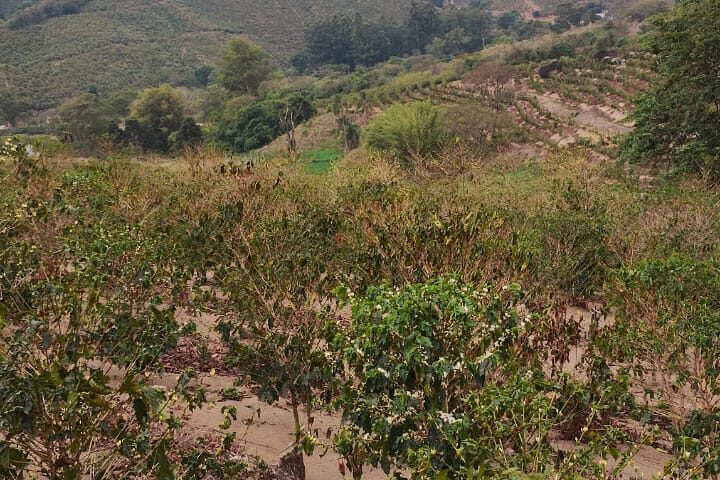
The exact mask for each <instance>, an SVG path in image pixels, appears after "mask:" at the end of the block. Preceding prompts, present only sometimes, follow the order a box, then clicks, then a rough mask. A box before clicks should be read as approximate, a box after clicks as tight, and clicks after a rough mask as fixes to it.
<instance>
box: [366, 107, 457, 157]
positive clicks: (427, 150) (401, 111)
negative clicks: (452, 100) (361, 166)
mask: <svg viewBox="0 0 720 480" xmlns="http://www.w3.org/2000/svg"><path fill="white" fill-rule="evenodd" d="M446 138H447V132H446V129H445V125H444V122H443V118H442V116H441V114H440V110H439V109H438V108H437V107H436V106H434V105H432V104H430V103H428V102H413V103H408V104H402V105H394V106H392V107H390V108H389V109H388V110H387V111H385V112H384V113H383V114H382V115H380V117H378V118H377V119H376V120H375V121H374V122H373V123H372V124H370V126H369V127H368V128H367V130H366V131H365V145H366V146H367V147H368V148H370V149H372V150H377V151H379V152H382V153H385V154H388V155H391V156H393V157H395V158H396V159H398V160H401V161H404V162H408V161H411V160H421V159H423V158H426V157H429V156H432V155H434V154H437V153H438V152H439V151H440V150H441V149H442V147H443V144H444V143H445V140H446Z"/></svg>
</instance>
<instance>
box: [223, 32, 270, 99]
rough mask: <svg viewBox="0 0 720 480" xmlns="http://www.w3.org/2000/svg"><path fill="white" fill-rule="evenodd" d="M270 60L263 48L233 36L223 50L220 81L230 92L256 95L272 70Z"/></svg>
mask: <svg viewBox="0 0 720 480" xmlns="http://www.w3.org/2000/svg"><path fill="white" fill-rule="evenodd" d="M269 60H270V55H268V53H267V52H266V51H265V50H263V49H262V48H260V47H258V46H256V45H251V44H249V43H247V42H245V41H244V40H242V39H240V38H233V39H232V40H230V42H229V43H228V45H227V46H226V47H225V50H223V52H222V55H221V58H220V65H219V68H220V76H219V78H218V82H219V83H220V85H222V86H223V87H224V88H226V89H227V90H228V91H230V92H233V93H246V94H250V95H255V94H256V93H257V89H258V87H259V86H260V84H261V83H262V82H263V81H264V80H266V79H267V78H268V77H269V75H270V73H271V72H272V65H271V64H270V61H269Z"/></svg>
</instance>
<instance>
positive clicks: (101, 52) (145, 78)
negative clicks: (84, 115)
mask: <svg viewBox="0 0 720 480" xmlns="http://www.w3.org/2000/svg"><path fill="white" fill-rule="evenodd" d="M3 3H5V2H3ZM16 3H17V2H14V3H13V2H10V3H8V4H7V5H4V7H3V8H4V10H3V12H2V13H3V14H4V15H6V16H7V17H8V18H9V15H10V14H11V13H12V10H11V9H10V8H8V7H12V6H13V5H14V4H16ZM408 4H409V0H401V1H397V2H385V1H381V0H339V1H331V0H292V1H289V2H288V1H280V0H267V1H264V2H254V1H248V0H235V1H233V0H209V1H205V0H202V1H201V0H163V1H157V2H145V1H142V0H122V1H115V0H92V1H90V2H88V3H87V4H85V5H84V6H83V7H82V8H81V10H80V12H79V13H76V14H72V15H63V16H58V17H54V18H48V19H46V20H44V21H42V22H40V23H38V24H36V25H31V26H27V27H22V28H10V26H9V25H7V24H5V25H0V38H1V39H2V40H0V58H1V59H2V62H0V63H5V64H9V65H11V66H14V67H16V68H17V69H18V70H19V71H20V72H21V77H22V79H23V82H24V83H23V85H22V89H23V90H24V91H27V92H32V94H33V97H34V98H33V101H34V103H36V104H37V105H38V106H47V105H51V104H53V103H54V102H56V101H57V100H59V99H62V98H65V97H69V96H73V95H77V94H78V93H80V92H82V91H85V90H87V89H88V88H89V87H91V86H95V87H97V88H98V89H99V90H100V91H105V92H108V91H113V90H116V89H119V88H124V87H142V86H147V85H151V84H156V83H159V82H165V81H169V82H173V83H178V82H182V81H183V80H184V79H190V78H192V74H193V71H194V69H195V68H196V67H197V66H199V65H202V64H204V63H211V62H214V61H215V59H216V56H217V53H218V50H219V48H220V47H221V46H222V45H224V43H225V42H226V41H227V40H228V38H229V37H231V36H233V35H238V34H241V35H245V36H247V37H249V38H251V39H253V40H255V41H256V42H258V43H260V44H261V45H263V46H264V47H265V48H267V49H268V50H270V51H271V52H272V53H273V54H274V55H278V56H287V55H288V54H289V53H290V52H292V51H293V50H295V49H297V48H298V47H299V46H300V43H301V41H302V35H303V28H304V26H305V25H307V24H309V23H311V22H313V21H317V20H318V19H321V18H324V17H326V16H330V15H333V14H336V13H339V12H343V13H348V12H352V11H358V12H361V13H363V14H367V15H370V16H374V17H381V16H384V17H388V18H400V17H401V15H402V12H404V11H406V10H407V5H408Z"/></svg>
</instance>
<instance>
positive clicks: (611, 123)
mask: <svg viewBox="0 0 720 480" xmlns="http://www.w3.org/2000/svg"><path fill="white" fill-rule="evenodd" d="M645 65H647V61H646V59H643V58H642V57H639V56H636V55H635V54H634V53H632V52H631V53H626V54H624V55H623V56H622V57H621V58H620V59H618V62H617V63H616V64H603V63H599V62H595V61H592V60H578V61H575V62H571V63H569V64H568V66H567V67H566V68H565V69H564V71H563V73H561V74H559V75H557V76H554V77H552V78H549V79H541V78H540V77H539V76H537V75H535V74H529V75H526V76H522V75H516V76H513V77H511V78H509V79H508V80H507V81H506V82H504V83H499V82H497V81H496V80H490V81H487V80H485V81H477V80H474V79H473V75H472V73H471V74H470V75H468V76H466V77H465V78H463V79H460V80H456V81H453V82H449V83H444V84H439V85H435V86H433V87H430V88H428V89H424V90H420V91H416V92H413V93H411V94H410V95H409V96H408V99H411V100H425V99H429V100H430V101H432V102H433V103H436V104H439V105H445V106H446V107H449V108H452V107H453V106H455V105H463V106H465V108H467V107H468V105H472V104H476V105H478V106H479V107H482V108H484V109H485V110H486V111H492V112H495V113H494V115H496V116H498V117H502V116H506V117H507V116H509V117H510V118H511V119H512V123H513V124H514V125H515V126H516V127H519V128H520V129H521V130H522V131H524V132H525V134H526V135H525V137H524V138H525V139H526V140H527V142H528V143H534V144H536V145H537V146H540V147H543V148H546V147H554V146H567V145H571V144H582V145H585V146H588V147H590V148H591V149H593V150H595V151H596V152H598V153H599V154H603V153H604V152H606V151H607V148H608V147H611V146H612V145H613V144H615V143H616V140H617V137H618V136H622V135H625V134H627V133H629V132H630V131H631V129H632V123H630V122H629V121H628V119H627V117H628V114H629V112H630V111H631V109H632V98H633V97H634V96H635V95H636V94H637V93H638V92H639V91H640V90H641V89H643V88H644V87H645V86H646V85H647V81H648V79H649V75H650V72H649V70H647V68H646V67H645ZM481 68H483V67H481Z"/></svg>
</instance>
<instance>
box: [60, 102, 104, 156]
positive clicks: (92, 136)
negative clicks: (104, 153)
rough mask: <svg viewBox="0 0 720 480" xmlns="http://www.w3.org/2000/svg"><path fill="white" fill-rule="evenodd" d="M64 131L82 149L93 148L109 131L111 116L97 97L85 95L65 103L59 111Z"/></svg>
mask: <svg viewBox="0 0 720 480" xmlns="http://www.w3.org/2000/svg"><path fill="white" fill-rule="evenodd" d="M58 113H59V114H60V119H61V120H62V122H63V124H64V125H63V127H62V128H63V129H66V130H67V132H68V133H69V134H70V135H71V136H72V139H73V141H74V143H75V144H76V145H77V146H79V147H80V148H92V147H93V146H94V145H95V143H96V142H97V140H98V138H99V137H100V136H101V135H102V134H103V133H106V132H107V131H108V127H109V126H110V116H109V115H108V112H107V110H106V109H105V107H104V106H103V105H102V104H101V103H100V101H99V99H98V97H97V95H93V94H91V93H83V94H82V95H80V96H79V97H76V98H72V99H70V100H67V101H65V103H63V104H62V105H61V106H60V108H59V109H58Z"/></svg>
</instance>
